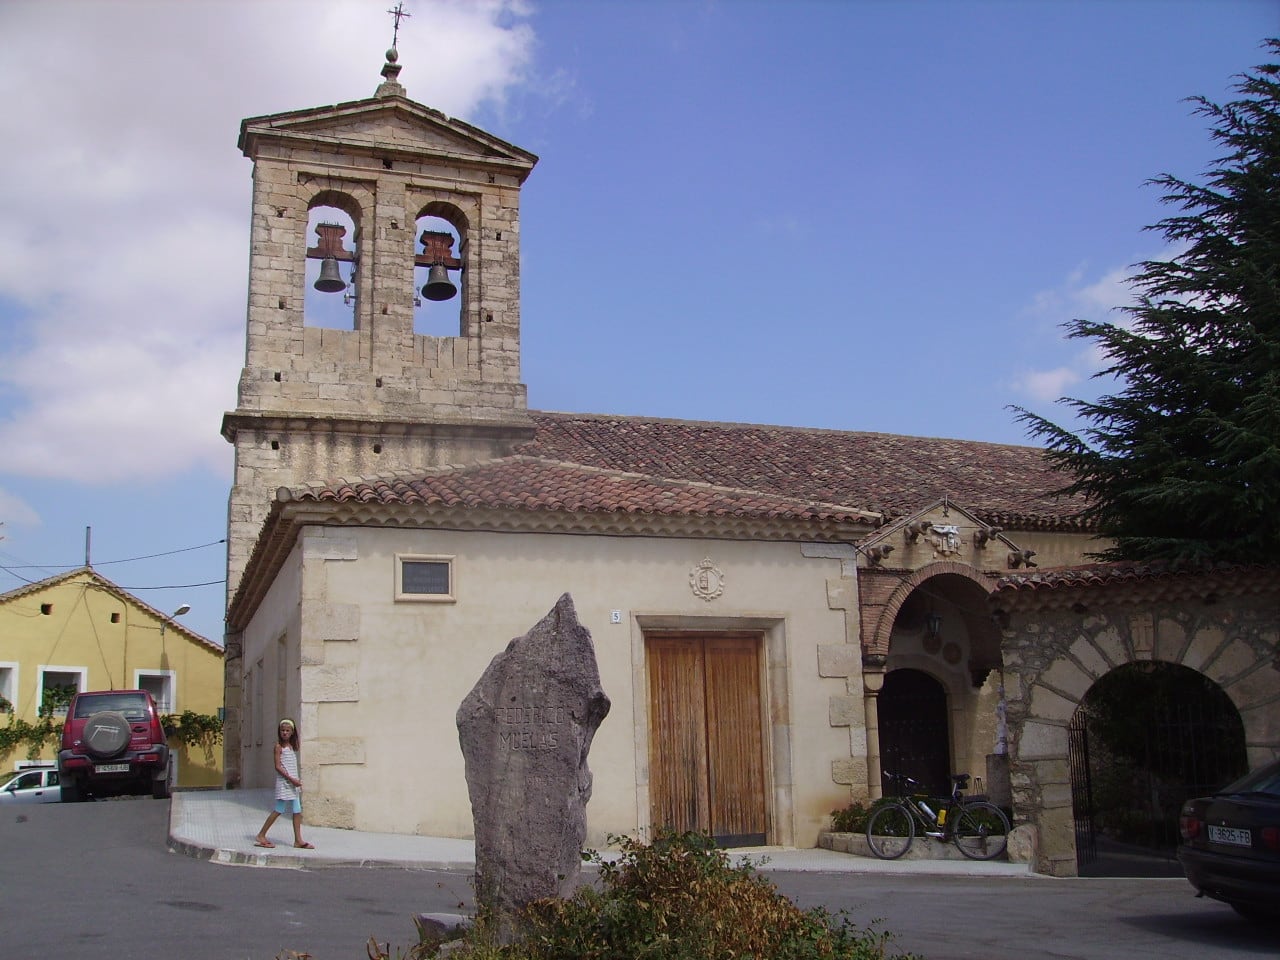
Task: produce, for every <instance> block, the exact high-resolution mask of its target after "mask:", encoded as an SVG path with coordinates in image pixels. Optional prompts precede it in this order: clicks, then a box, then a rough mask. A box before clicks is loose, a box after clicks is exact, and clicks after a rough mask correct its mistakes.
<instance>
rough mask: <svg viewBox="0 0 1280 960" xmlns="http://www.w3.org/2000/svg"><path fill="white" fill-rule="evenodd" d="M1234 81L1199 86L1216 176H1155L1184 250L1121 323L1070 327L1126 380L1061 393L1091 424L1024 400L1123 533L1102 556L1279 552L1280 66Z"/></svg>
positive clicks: (1257, 557)
mask: <svg viewBox="0 0 1280 960" xmlns="http://www.w3.org/2000/svg"><path fill="white" fill-rule="evenodd" d="M1264 48H1265V50H1266V52H1267V55H1268V57H1269V58H1270V59H1272V60H1280V40H1276V39H1272V40H1268V41H1267V42H1266V43H1265V44H1264ZM1237 80H1238V82H1237V84H1236V86H1235V87H1234V88H1233V89H1234V90H1235V92H1236V93H1237V94H1238V95H1239V99H1236V100H1233V101H1231V102H1229V103H1226V104H1223V105H1218V104H1216V103H1212V102H1210V101H1209V100H1207V99H1205V98H1203V97H1193V98H1191V102H1192V103H1194V104H1195V105H1196V108H1195V113H1196V115H1199V116H1203V117H1207V118H1208V119H1209V120H1210V121H1211V136H1212V138H1213V140H1214V141H1215V142H1216V143H1217V144H1219V145H1220V146H1222V147H1223V148H1224V149H1225V153H1224V155H1223V156H1222V157H1221V158H1219V159H1218V160H1216V161H1215V162H1214V165H1213V167H1212V168H1211V169H1210V170H1209V171H1208V173H1207V174H1206V175H1205V177H1204V182H1203V183H1200V184H1197V183H1190V182H1186V181H1183V180H1179V179H1178V178H1176V177H1173V176H1171V175H1169V174H1164V175H1162V176H1159V177H1156V178H1155V179H1154V180H1152V181H1151V183H1153V184H1155V185H1156V186H1159V187H1161V188H1162V189H1163V190H1164V194H1163V196H1162V198H1161V199H1162V201H1163V202H1164V203H1166V204H1168V205H1170V206H1172V207H1175V208H1177V212H1176V213H1174V214H1173V215H1171V216H1169V217H1166V218H1165V219H1163V220H1161V221H1160V222H1158V223H1156V224H1154V225H1153V226H1151V227H1148V228H1147V229H1149V230H1153V231H1158V232H1160V233H1162V234H1164V236H1165V238H1166V239H1167V240H1168V241H1169V242H1170V244H1171V245H1172V246H1173V248H1174V249H1175V250H1177V251H1179V252H1177V253H1176V254H1175V255H1174V256H1173V257H1172V258H1171V259H1168V260H1148V261H1144V262H1142V263H1139V264H1137V265H1136V268H1137V272H1136V273H1135V275H1134V276H1133V277H1131V278H1130V280H1129V285H1130V287H1131V289H1132V290H1133V292H1134V303H1133V305H1131V306H1127V307H1124V308H1122V311H1123V313H1124V314H1126V316H1125V318H1124V319H1123V320H1122V321H1121V322H1117V323H1112V322H1096V321H1090V320H1079V319H1077V320H1072V321H1070V322H1069V323H1068V324H1066V329H1067V331H1068V336H1069V337H1070V338H1072V339H1084V340H1092V341H1095V343H1096V345H1097V346H1098V347H1099V348H1100V349H1101V352H1102V354H1103V355H1104V356H1105V357H1106V364H1107V365H1106V367H1105V368H1104V369H1103V370H1101V371H1099V372H1098V373H1097V374H1095V375H1094V376H1095V377H1096V378H1097V377H1114V378H1115V380H1116V382H1117V383H1118V384H1119V385H1120V386H1119V389H1118V392H1116V393H1113V394H1108V395H1105V396H1103V397H1101V398H1100V399H1098V400H1096V401H1093V402H1089V401H1085V400H1077V399H1072V398H1066V399H1063V400H1062V401H1060V402H1062V403H1064V404H1066V405H1067V406H1069V407H1071V408H1072V409H1073V410H1074V411H1075V413H1076V415H1077V416H1078V417H1079V419H1080V420H1081V421H1082V422H1083V423H1085V424H1086V426H1085V427H1084V428H1083V429H1081V430H1080V431H1079V432H1078V433H1074V432H1072V431H1070V430H1068V429H1066V428H1063V427H1060V426H1058V425H1057V424H1055V423H1053V422H1051V421H1050V420H1047V419H1045V418H1044V417H1041V416H1038V415H1036V414H1033V413H1031V412H1029V411H1027V410H1025V409H1022V408H1015V410H1016V411H1017V417H1018V419H1019V420H1020V421H1021V422H1023V423H1024V424H1026V425H1027V427H1028V430H1029V432H1030V433H1031V435H1032V436H1033V437H1035V438H1036V439H1038V440H1040V441H1041V442H1044V443H1045V444H1046V445H1047V447H1048V456H1049V459H1050V462H1051V463H1052V464H1053V465H1054V466H1055V467H1056V468H1057V469H1059V470H1061V471H1063V472H1065V473H1068V474H1070V475H1071V476H1072V477H1073V479H1072V481H1071V483H1070V484H1069V485H1067V486H1066V487H1064V489H1063V492H1064V493H1070V494H1083V495H1084V496H1085V497H1086V498H1087V499H1088V502H1089V506H1088V507H1087V510H1086V517H1088V518H1089V519H1092V520H1093V521H1095V522H1096V524H1097V527H1098V531H1099V533H1100V535H1101V536H1104V537H1107V538H1109V539H1111V540H1112V541H1113V542H1114V546H1113V547H1112V548H1110V549H1109V550H1107V551H1105V552H1103V553H1100V554H1099V555H1098V556H1099V557H1100V558H1102V559H1105V560H1120V559H1129V560H1165V561H1170V562H1174V563H1183V564H1186V563H1201V562H1214V561H1228V562H1275V559H1276V558H1277V557H1280V63H1270V64H1265V65H1262V66H1259V67H1256V68H1254V70H1253V71H1252V72H1250V73H1246V74H1242V75H1241V76H1240V77H1239V78H1237Z"/></svg>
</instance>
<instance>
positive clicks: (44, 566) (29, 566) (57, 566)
mask: <svg viewBox="0 0 1280 960" xmlns="http://www.w3.org/2000/svg"><path fill="white" fill-rule="evenodd" d="M226 542H227V541H226V538H225V537H224V538H223V539H221V540H213V541H210V542H209V543H202V544H200V545H199V546H195V547H182V548H181V549H180V550H166V551H165V552H164V553H148V554H146V555H145V556H141V557H128V558H126V559H124V560H99V561H97V562H95V563H93V564H92V565H93V566H95V567H109V566H111V565H112V564H116V563H133V562H134V561H136V560H154V559H156V558H157V557H172V556H173V555H174V554H178V553H190V552H191V551H192V550H203V549H205V548H206V547H216V546H218V545H220V544H223V543H226ZM83 566H84V564H83V563H25V564H15V565H13V566H0V570H7V571H9V572H10V573H13V571H14V570H74V569H75V568H77V567H83ZM14 576H15V577H17V576H18V575H17V574H16V573H15V574H14ZM18 579H20V580H22V579H26V578H25V577H18ZM27 582H28V583H32V582H33V581H30V580H28V581H27Z"/></svg>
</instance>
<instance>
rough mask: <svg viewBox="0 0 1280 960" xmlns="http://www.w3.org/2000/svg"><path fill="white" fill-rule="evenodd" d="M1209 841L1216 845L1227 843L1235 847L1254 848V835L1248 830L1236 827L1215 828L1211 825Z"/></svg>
mask: <svg viewBox="0 0 1280 960" xmlns="http://www.w3.org/2000/svg"><path fill="white" fill-rule="evenodd" d="M1209 839H1210V840H1211V841H1213V842H1214V843H1226V844H1229V845H1230V846H1233V847H1251V846H1253V835H1252V834H1250V833H1249V831H1248V830H1239V829H1237V828H1235V827H1215V826H1213V824H1210V825H1209Z"/></svg>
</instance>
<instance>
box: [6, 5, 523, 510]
mask: <svg viewBox="0 0 1280 960" xmlns="http://www.w3.org/2000/svg"><path fill="white" fill-rule="evenodd" d="M385 6H386V5H385V4H382V5H378V6H377V7H376V8H375V7H374V6H373V5H372V4H370V3H367V2H359V3H358V2H354V0H306V2H303V0H261V2H253V3H249V2H245V3H225V2H212V0H184V2H182V3H172V2H161V0H149V2H148V0H119V2H114V3H98V2H70V3H64V4H62V5H60V6H50V5H49V4H47V3H44V2H37V0H7V2H5V3H4V4H0V97H3V100H4V102H5V104H6V109H5V110H4V111H3V112H0V142H3V143H5V144H6V157H5V161H6V176H5V177H4V178H2V179H0V341H2V342H4V343H5V352H4V355H3V356H2V357H0V450H2V451H4V453H3V455H2V459H0V471H3V472H8V473H13V474H22V475H28V476H45V477H62V478H72V479H77V480H82V481H83V480H98V481H104V482H105V481H109V480H127V479H131V478H138V477H156V476H158V475H165V474H172V473H177V472H180V471H182V470H185V469H188V468H190V467H192V466H194V465H207V466H209V467H212V468H214V469H217V470H220V471H225V470H228V469H229V464H230V456H229V451H230V447H229V445H227V444H226V443H225V441H223V440H222V438H221V437H220V436H219V434H218V425H219V422H220V419H221V415H222V413H223V411H225V410H227V409H230V408H231V407H233V406H234V404H235V383H236V379H237V376H238V374H239V368H240V365H241V364H242V362H243V349H244V347H243V338H244V300H245V285H246V278H245V267H246V264H247V260H248V222H249V183H250V180H249V177H250V167H249V163H248V161H247V160H245V159H244V158H243V157H242V156H241V155H240V153H239V152H238V151H237V150H236V146H235V142H236V136H237V133H238V131H239V125H240V121H241V119H243V118H244V117H249V116H259V115H262V114H268V113H274V112H277V111H281V110H291V109H299V108H304V107H309V106H317V105H323V104H326V103H336V102H340V101H344V100H354V99H359V98H361V97H366V96H371V95H372V94H373V91H374V89H375V88H376V86H377V85H378V83H379V82H381V77H380V76H379V71H380V69H381V67H382V63H383V52H384V50H385V49H386V46H387V45H388V43H389V41H390V39H391V24H390V18H389V17H387V16H386V15H385V14H384V13H383V12H382V10H383V9H384V8H385ZM68 7H69V8H70V9H68ZM407 7H408V9H409V11H410V12H411V13H412V14H413V16H412V17H411V18H410V19H408V20H406V21H404V23H403V24H402V26H401V32H400V42H399V50H400V53H401V56H400V63H401V65H402V66H403V72H402V73H401V74H400V82H401V83H402V84H404V86H405V87H406V88H407V90H408V93H409V95H410V96H411V97H413V98H414V99H416V100H419V101H420V102H424V103H428V104H430V105H431V106H433V107H437V108H438V109H440V110H443V111H444V112H445V113H448V114H452V115H455V116H462V117H466V116H468V115H469V114H472V113H473V112H475V111H476V110H477V109H478V108H479V107H481V106H482V105H500V104H501V103H502V102H503V100H504V98H505V97H506V96H507V94H508V93H509V92H511V91H513V90H514V89H515V88H516V87H518V86H519V85H521V84H523V83H525V82H526V80H527V77H528V74H529V71H530V69H531V63H532V56H533V47H534V37H533V33H532V29H531V28H530V26H529V25H528V24H527V23H526V22H524V21H523V18H524V17H526V16H527V14H528V10H527V8H526V6H525V5H524V4H523V3H522V2H520V0H436V2H432V3H427V2H423V0H420V2H416V3H410V4H407ZM50 37H54V38H56V41H55V42H53V43H52V44H51V43H50V41H49V38H50ZM2 496H3V494H2V493H0V497H2ZM5 506H6V503H5V502H4V501H3V499H0V508H3V507H5Z"/></svg>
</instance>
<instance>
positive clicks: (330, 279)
mask: <svg viewBox="0 0 1280 960" xmlns="http://www.w3.org/2000/svg"><path fill="white" fill-rule="evenodd" d="M315 288H316V289H317V290H319V291H320V292H321V293H338V292H339V291H341V290H345V289H347V285H346V284H345V283H344V282H343V280H342V276H341V274H339V273H338V258H337V257H325V258H324V259H323V260H322V261H320V276H319V278H318V279H317V280H316V282H315Z"/></svg>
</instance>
